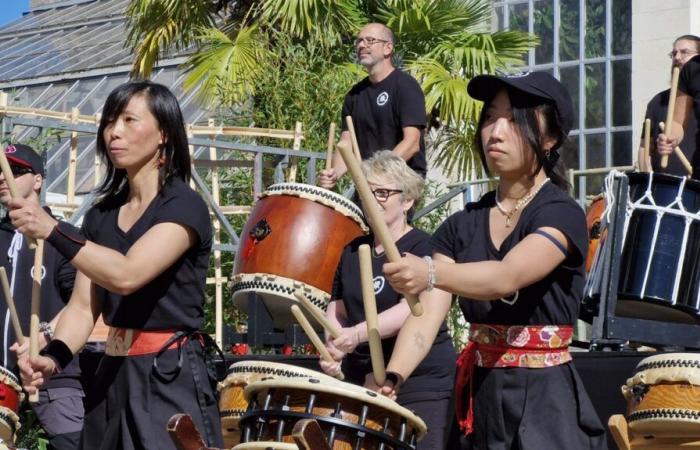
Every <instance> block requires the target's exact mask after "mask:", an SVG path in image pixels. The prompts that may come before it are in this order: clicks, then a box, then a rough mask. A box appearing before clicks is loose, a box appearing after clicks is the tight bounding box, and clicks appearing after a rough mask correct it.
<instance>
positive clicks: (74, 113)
mask: <svg viewBox="0 0 700 450" xmlns="http://www.w3.org/2000/svg"><path fill="white" fill-rule="evenodd" d="M79 116H80V111H79V110H78V108H73V109H72V110H71V123H72V124H77V123H78V117H79ZM77 163H78V132H77V131H71V133H70V151H69V154H68V187H67V188H66V202H67V203H68V204H69V205H72V204H74V203H75V177H76V173H77Z"/></svg>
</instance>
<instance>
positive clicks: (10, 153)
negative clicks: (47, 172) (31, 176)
mask: <svg viewBox="0 0 700 450" xmlns="http://www.w3.org/2000/svg"><path fill="white" fill-rule="evenodd" d="M5 157H6V158H7V160H8V161H9V162H10V164H14V165H16V166H20V167H27V168H29V169H32V172H34V173H38V174H39V175H41V176H42V177H43V176H44V160H43V159H42V158H41V156H39V154H38V153H37V152H35V151H34V149H33V148H31V147H30V146H28V145H24V144H10V145H8V146H7V147H5Z"/></svg>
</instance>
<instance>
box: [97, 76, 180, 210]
mask: <svg viewBox="0 0 700 450" xmlns="http://www.w3.org/2000/svg"><path fill="white" fill-rule="evenodd" d="M136 95H142V96H143V97H144V99H145V100H146V104H147V105H148V109H149V111H150V112H151V114H153V116H154V117H155V119H156V121H157V122H158V128H159V129H160V131H161V132H162V133H163V135H164V136H165V139H164V141H165V142H164V143H163V145H162V147H161V148H160V155H159V157H160V158H161V160H162V162H163V164H162V165H161V166H160V169H159V171H158V181H159V183H160V187H161V188H162V187H163V185H165V183H166V182H167V181H168V180H170V179H171V178H173V177H177V178H180V179H182V180H183V181H185V182H189V180H190V176H191V166H190V152H189V147H188V145H187V132H186V131H185V122H184V120H183V118H182V111H180V105H179V104H178V102H177V98H175V96H174V95H173V93H172V92H170V90H169V89H168V88H167V87H165V86H163V85H161V84H157V83H153V82H151V81H131V82H128V83H125V84H122V85H121V86H119V87H117V88H116V89H114V90H113V91H112V92H111V93H110V94H109V96H108V97H107V101H106V102H105V106H104V108H103V111H102V119H101V120H100V126H99V128H98V129H97V154H98V155H99V156H100V158H102V161H103V162H104V164H105V166H106V168H107V169H106V174H105V178H104V180H103V181H102V184H101V185H100V187H99V188H98V192H99V193H101V194H103V196H104V198H110V197H114V196H117V195H118V194H120V193H123V192H124V191H125V189H126V188H127V182H126V178H127V174H126V170H124V169H118V168H116V167H114V164H112V161H111V160H110V159H109V149H107V145H106V143H105V139H104V131H105V128H107V126H109V125H110V124H112V123H113V122H114V121H115V120H117V118H118V117H119V115H120V114H121V113H122V112H123V111H124V109H125V108H126V106H127V105H128V104H129V101H130V100H131V99H132V98H133V97H134V96H136Z"/></svg>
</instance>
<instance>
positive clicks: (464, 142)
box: [432, 123, 481, 178]
mask: <svg viewBox="0 0 700 450" xmlns="http://www.w3.org/2000/svg"><path fill="white" fill-rule="evenodd" d="M432 161H433V162H434V163H435V164H436V165H437V166H439V167H442V168H443V169H444V170H445V172H447V173H448V174H450V175H459V176H460V177H466V178H468V177H469V175H471V174H472V173H474V172H477V173H478V172H480V170H481V160H480V158H479V155H478V153H477V151H476V149H475V148H474V124H470V125H467V124H465V123H462V124H460V125H459V126H444V127H442V128H441V129H440V130H439V131H438V134H437V137H436V139H435V145H434V146H433V156H432Z"/></svg>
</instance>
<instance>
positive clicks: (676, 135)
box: [656, 55, 700, 155]
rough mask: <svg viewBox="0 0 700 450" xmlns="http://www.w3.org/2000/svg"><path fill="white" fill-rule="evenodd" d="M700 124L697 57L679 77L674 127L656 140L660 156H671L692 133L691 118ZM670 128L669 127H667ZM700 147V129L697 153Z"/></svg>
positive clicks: (696, 146) (699, 72) (696, 143)
mask: <svg viewBox="0 0 700 450" xmlns="http://www.w3.org/2000/svg"><path fill="white" fill-rule="evenodd" d="M692 116H694V117H695V122H696V123H698V122H700V55H695V56H694V57H693V58H691V59H690V61H688V62H686V63H685V65H684V66H683V68H682V69H681V73H680V76H679V77H678V93H677V94H676V106H675V109H674V111H673V125H672V128H671V132H670V133H669V134H666V133H661V134H659V136H658V137H657V138H656V148H657V149H658V152H659V153H660V154H662V155H663V154H666V155H670V154H671V153H672V152H673V148H674V147H676V146H677V145H678V144H679V143H680V142H683V140H684V137H685V136H686V135H687V134H688V133H690V132H691V131H690V130H689V123H690V118H691V117H692ZM667 126H668V125H667ZM698 145H700V127H697V130H696V132H695V152H696V154H697V153H698Z"/></svg>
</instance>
